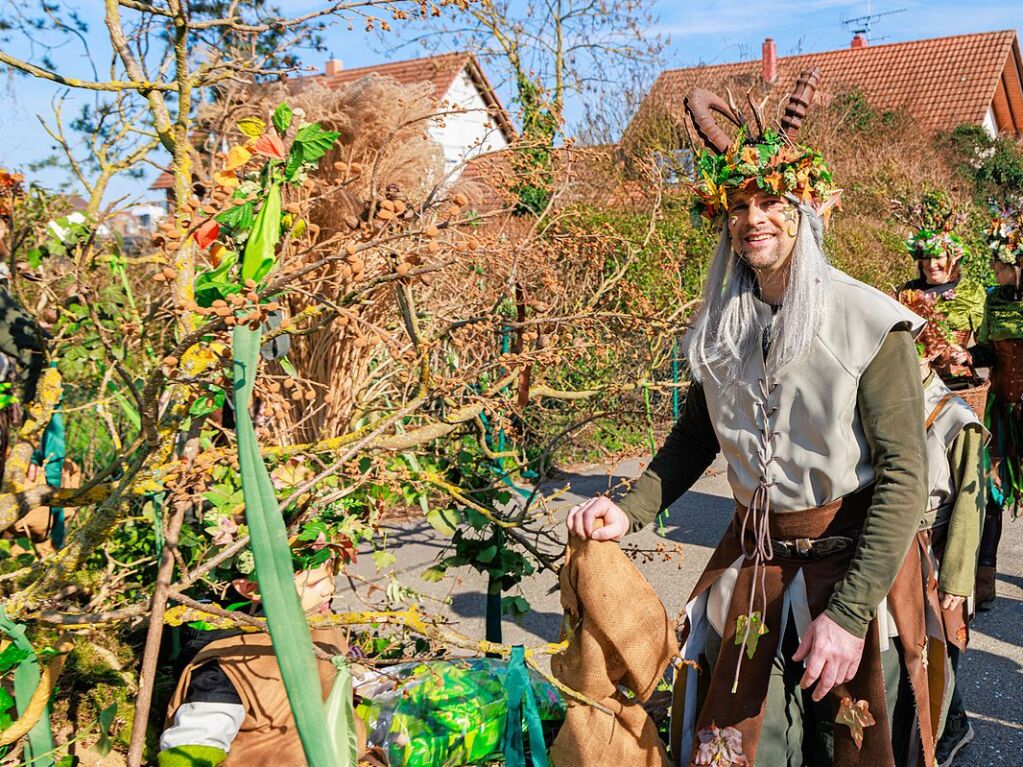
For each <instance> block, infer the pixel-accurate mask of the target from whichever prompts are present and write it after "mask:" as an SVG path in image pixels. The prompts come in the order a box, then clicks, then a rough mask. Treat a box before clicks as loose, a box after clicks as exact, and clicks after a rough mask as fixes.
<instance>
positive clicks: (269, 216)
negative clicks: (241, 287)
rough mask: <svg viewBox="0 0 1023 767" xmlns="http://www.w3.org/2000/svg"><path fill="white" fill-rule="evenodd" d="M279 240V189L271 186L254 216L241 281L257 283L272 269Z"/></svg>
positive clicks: (273, 185) (246, 244)
mask: <svg viewBox="0 0 1023 767" xmlns="http://www.w3.org/2000/svg"><path fill="white" fill-rule="evenodd" d="M280 239H281V187H280V185H279V184H271V185H270V189H269V190H268V191H267V194H266V200H264V201H263V207H261V208H260V209H259V213H257V214H256V219H255V222H254V223H253V226H252V231H251V233H250V234H249V239H248V240H246V241H245V254H244V255H243V256H242V281H243V282H244V281H245V280H255V281H256V282H259V281H260V280H261V279H263V278H264V277H265V276H266V275H267V274H268V273H269V272H270V270H271V269H272V268H273V265H274V256H275V254H276V251H277V243H278V242H279V241H280Z"/></svg>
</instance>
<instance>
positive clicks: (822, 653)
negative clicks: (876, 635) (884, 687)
mask: <svg viewBox="0 0 1023 767" xmlns="http://www.w3.org/2000/svg"><path fill="white" fill-rule="evenodd" d="M862 656H863V640H862V639H860V638H858V637H855V636H853V635H852V634H850V633H849V632H848V631H846V630H845V629H844V628H842V627H841V626H839V625H838V624H837V623H835V622H834V621H833V620H831V618H829V617H828V616H827V615H823V614H822V615H819V616H817V619H816V620H815V621H814V622H813V623H811V624H810V627H809V628H808V629H807V631H806V634H805V636H803V641H802V642H800V643H799V647H798V648H797V649H796V652H795V655H793V656H792V660H794V661H801V660H803V659H804V658H805V659H806V660H805V665H806V673H805V674H803V678H802V679H800V680H799V686H800V687H802V688H803V689H804V690H806V689H808V688H809V687H811V686H812V685H813V683H814V682H817V687H816V688H815V689H814V691H813V699H814V700H815V701H818V702H819V701H821V700H823V699H824V696H825V695H827V694H828V693H829V692H830V691H831V689H832V688H833V687H834V686H835V685H839V684H845V683H846V682H848V681H849V680H851V679H852V678H853V677H854V676H856V671H857V670H858V669H859V667H860V658H861V657H862Z"/></svg>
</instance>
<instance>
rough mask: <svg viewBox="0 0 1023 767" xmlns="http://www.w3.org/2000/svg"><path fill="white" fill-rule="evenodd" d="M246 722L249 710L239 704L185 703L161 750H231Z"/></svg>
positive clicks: (162, 742) (180, 707)
mask: <svg viewBox="0 0 1023 767" xmlns="http://www.w3.org/2000/svg"><path fill="white" fill-rule="evenodd" d="M244 721H245V707H244V706H242V705H240V704H238V703H182V704H181V705H180V706H178V710H177V711H175V712H174V722H173V723H172V724H171V726H170V727H168V728H167V729H166V730H164V731H163V735H161V736H160V750H161V751H166V750H167V749H168V748H176V747H178V746H210V747H212V748H219V749H220V750H221V751H225V752H226V751H230V750H231V744H232V743H234V739H235V738H236V737H238V731H239V730H240V729H241V728H242V722H244Z"/></svg>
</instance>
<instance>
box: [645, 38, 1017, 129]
mask: <svg viewBox="0 0 1023 767" xmlns="http://www.w3.org/2000/svg"><path fill="white" fill-rule="evenodd" d="M813 67H820V69H821V72H822V75H823V77H822V81H821V87H820V90H819V93H821V94H827V93H829V92H830V93H835V92H838V91H841V90H844V89H849V88H852V87H856V88H857V89H859V90H860V91H861V92H863V94H864V95H865V96H866V98H867V99H868V100H869V101H870V103H871V104H872V105H873V106H874V107H875V108H880V109H886V110H898V109H904V110H906V111H907V112H908V113H909V114H911V115H912V116H913V117H914V118H915V119H916V120H917V121H918V122H919V123H920V125H921V127H923V128H925V129H927V130H943V129H944V130H947V129H951V128H953V127H955V126H956V125H960V124H962V123H973V124H980V123H981V122H983V120H984V118H985V116H986V114H987V110H988V109H989V108H991V107H993V108H994V109H995V114H996V117H997V119H998V124H999V127H1000V129H1001V130H1006V131H1009V132H1014V133H1016V134H1017V135H1018V134H1019V133H1021V132H1023V90H1021V85H1020V83H1021V81H1023V64H1021V60H1020V49H1019V42H1018V40H1017V39H1016V33H1015V31H1013V30H1005V31H1000V32H984V33H980V34H971V35H958V36H955V37H940V38H935V39H932V40H916V41H912V42H905V43H890V44H886V45H868V46H866V47H863V48H847V49H844V50H838V51H826V52H822V53H808V54H804V55H800V56H785V57H779V58H778V77H777V80H776V85H775V87H783V88H785V89H786V90H791V88H792V87H793V85H794V84H795V81H796V78H797V77H798V76H799V73H800V72H801V71H803V70H805V69H810V68H813ZM762 74H763V64H762V61H761V60H760V59H757V60H756V61H744V62H739V63H734V64H720V65H716V66H701V67H692V68H688V69H673V70H668V71H666V72H663V73H662V74H661V76H660V77H659V78H658V80H657V82H655V83H654V86H653V88H651V90H650V93H649V94H648V96H647V98H646V99H644V102H643V104H642V105H641V106H640V111H639V112H638V113H637V117H638V116H639V115H642V114H644V112H645V110H648V109H651V108H655V107H654V104H661V105H663V106H662V108H665V107H666V108H667V109H668V110H669V111H671V112H673V113H675V114H676V115H680V114H681V110H682V99H683V98H684V97H685V94H686V93H687V92H688V91H689V89H690V88H692V87H694V86H696V85H703V86H704V87H720V86H721V84H722V83H727V82H736V83H741V84H743V85H745V86H746V87H747V88H748V87H750V86H752V85H754V84H758V85H763V79H762ZM722 95H723V94H722ZM648 102H652V103H648ZM676 110H678V111H676ZM634 122H635V120H634ZM630 128H631V126H630Z"/></svg>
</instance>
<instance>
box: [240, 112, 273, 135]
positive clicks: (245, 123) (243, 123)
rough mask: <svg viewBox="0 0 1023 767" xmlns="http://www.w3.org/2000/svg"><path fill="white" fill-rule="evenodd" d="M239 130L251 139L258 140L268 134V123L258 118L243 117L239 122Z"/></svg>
mask: <svg viewBox="0 0 1023 767" xmlns="http://www.w3.org/2000/svg"><path fill="white" fill-rule="evenodd" d="M238 130H240V131H241V132H242V133H244V134H245V135H246V136H248V137H249V138H257V137H258V136H262V135H263V134H264V133H265V132H266V123H265V122H263V121H262V120H260V119H259V118H258V117H243V118H242V119H240V120H239V121H238Z"/></svg>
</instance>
